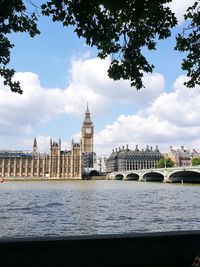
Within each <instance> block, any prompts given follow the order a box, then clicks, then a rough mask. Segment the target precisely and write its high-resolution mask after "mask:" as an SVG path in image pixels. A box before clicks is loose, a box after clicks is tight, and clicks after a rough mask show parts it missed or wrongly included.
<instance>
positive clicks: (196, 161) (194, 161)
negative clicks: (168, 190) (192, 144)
mask: <svg viewBox="0 0 200 267" xmlns="http://www.w3.org/2000/svg"><path fill="white" fill-rule="evenodd" d="M197 165H200V157H195V158H193V159H192V166H197Z"/></svg>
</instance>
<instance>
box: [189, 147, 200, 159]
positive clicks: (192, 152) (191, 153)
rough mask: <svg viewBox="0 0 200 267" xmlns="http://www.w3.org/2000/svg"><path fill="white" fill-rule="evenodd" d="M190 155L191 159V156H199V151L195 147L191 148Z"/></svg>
mask: <svg viewBox="0 0 200 267" xmlns="http://www.w3.org/2000/svg"><path fill="white" fill-rule="evenodd" d="M190 157H191V159H193V158H200V152H199V151H197V150H196V149H193V150H192V151H191V152H190Z"/></svg>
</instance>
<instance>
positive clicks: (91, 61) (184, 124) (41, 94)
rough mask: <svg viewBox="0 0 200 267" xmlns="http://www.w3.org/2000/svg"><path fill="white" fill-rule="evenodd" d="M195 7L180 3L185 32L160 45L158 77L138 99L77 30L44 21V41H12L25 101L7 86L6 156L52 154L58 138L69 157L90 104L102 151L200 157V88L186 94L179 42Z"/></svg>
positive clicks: (185, 0) (1, 127) (152, 58)
mask: <svg viewBox="0 0 200 267" xmlns="http://www.w3.org/2000/svg"><path fill="white" fill-rule="evenodd" d="M193 2H194V1H193V0H190V1H189V0H173V2H172V3H171V7H172V9H173V10H174V11H175V12H176V14H177V17H178V19H179V25H178V26H177V27H176V28H175V29H174V30H173V31H172V38H169V39H167V40H164V41H159V43H158V46H157V51H155V52H151V53H149V52H147V53H146V55H147V58H148V59H149V62H151V63H153V64H154V65H155V70H154V73H152V74H149V75H145V77H144V83H145V85H146V87H145V89H142V90H140V91H136V89H135V88H131V87H130V84H129V82H128V81H119V82H114V81H112V80H110V79H109V78H108V77H107V74H106V70H107V67H108V65H109V62H110V60H109V58H107V59H106V60H104V61H101V60H100V59H98V58H96V50H95V49H91V48H90V47H88V46H86V45H85V43H84V40H83V39H78V38H77V37H76V35H75V34H74V33H73V29H72V28H68V29H64V28H63V27H62V25H61V24H59V23H52V22H51V21H50V19H49V18H44V17H41V18H40V20H39V29H40V31H41V34H40V35H39V36H37V37H35V38H34V39H32V38H30V37H29V36H28V35H26V34H12V35H11V41H12V42H13V43H14V44H15V48H14V49H13V50H12V54H11V64H10V66H11V67H13V68H15V69H16V71H17V73H16V79H19V80H20V82H21V85H22V89H23V90H24V94H23V95H22V96H19V95H16V94H13V93H11V92H10V91H9V89H8V88H5V87H4V86H3V85H2V84H1V85H0V112H1V119H0V136H1V138H0V140H1V141H0V149H28V150H29V149H31V147H32V143H33V138H34V137H35V136H36V137H37V139H38V144H39V150H41V151H48V142H49V138H50V136H51V137H52V138H53V139H55V140H57V139H58V138H59V137H61V139H62V147H63V149H65V148H69V147H70V141H71V138H72V137H74V138H75V140H76V141H79V140H80V129H81V124H82V121H83V119H84V112H85V110H86V103H87V101H88V102H89V108H90V111H91V116H92V120H93V122H94V126H95V143H94V146H95V150H96V152H97V153H98V154H99V155H103V154H104V155H108V154H109V153H110V152H111V149H112V148H115V147H118V146H122V145H126V144H129V146H130V148H134V146H135V145H136V144H138V145H139V148H143V147H146V145H149V146H153V148H154V147H155V146H156V145H158V146H159V148H160V150H161V151H162V152H165V151H167V150H168V148H169V146H170V145H172V146H174V147H179V146H181V145H185V146H186V147H188V148H191V149H192V148H197V149H199V144H200V138H199V136H200V135H199V133H200V127H199V125H200V124H199V122H200V121H199V120H200V119H199V116H198V114H199V112H200V108H199V104H198V103H199V100H200V96H199V90H200V88H199V87H196V88H194V89H192V90H190V89H186V88H185V87H184V86H183V82H184V81H185V79H186V78H185V76H184V75H185V74H184V72H183V71H182V70H181V68H180V66H181V59H182V58H183V56H184V55H183V54H181V53H179V52H177V51H174V49H173V47H174V44H175V38H174V37H175V35H176V34H177V32H179V31H181V29H182V27H183V26H184V24H183V22H182V15H183V13H184V10H185V9H186V7H187V5H188V4H189V3H191V4H192V3H193Z"/></svg>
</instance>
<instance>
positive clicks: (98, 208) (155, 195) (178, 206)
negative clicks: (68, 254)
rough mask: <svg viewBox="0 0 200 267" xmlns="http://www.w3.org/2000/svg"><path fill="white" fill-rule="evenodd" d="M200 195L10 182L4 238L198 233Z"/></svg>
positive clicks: (193, 190)
mask: <svg viewBox="0 0 200 267" xmlns="http://www.w3.org/2000/svg"><path fill="white" fill-rule="evenodd" d="M199 189H200V187H199V186H198V185H194V186H192V185H184V186H182V185H181V184H163V183H142V182H137V181H129V182H128V181H58V182H53V181H48V182H5V183H3V184H1V185H0V203H1V208H0V237H1V238H2V237H30V236H69V235H85V234H113V233H129V232H158V231H171V230H173V231H174V230H199V229H200V212H199V207H200V198H199Z"/></svg>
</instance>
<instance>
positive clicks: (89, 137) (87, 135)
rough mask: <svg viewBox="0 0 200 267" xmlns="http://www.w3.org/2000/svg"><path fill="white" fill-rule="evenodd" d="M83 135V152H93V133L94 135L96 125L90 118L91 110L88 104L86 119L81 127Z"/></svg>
mask: <svg viewBox="0 0 200 267" xmlns="http://www.w3.org/2000/svg"><path fill="white" fill-rule="evenodd" d="M81 132H82V137H81V148H82V152H83V153H85V152H87V153H93V135H94V126H93V122H92V121H91V118H90V111H89V108H88V104H87V109H86V112H85V119H84V121H83V124H82V128H81Z"/></svg>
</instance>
